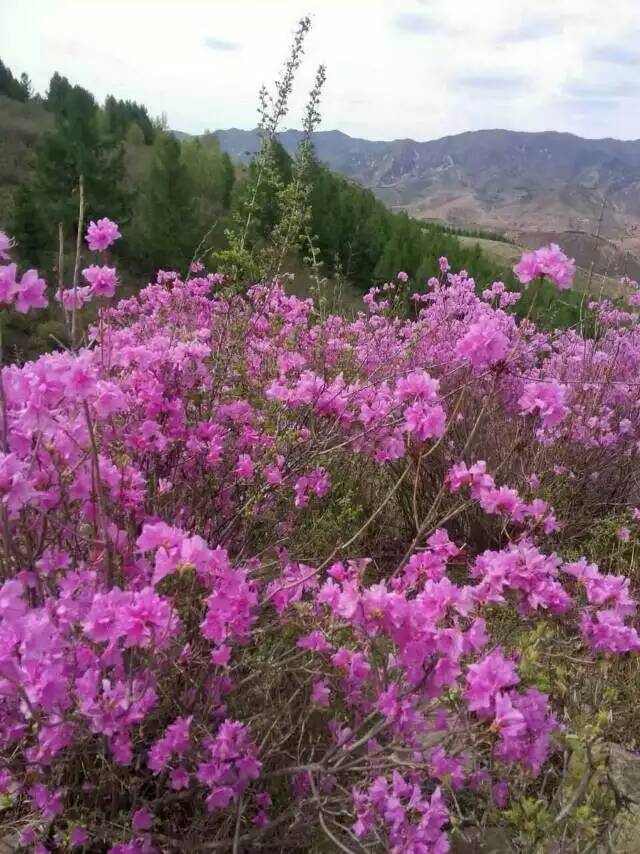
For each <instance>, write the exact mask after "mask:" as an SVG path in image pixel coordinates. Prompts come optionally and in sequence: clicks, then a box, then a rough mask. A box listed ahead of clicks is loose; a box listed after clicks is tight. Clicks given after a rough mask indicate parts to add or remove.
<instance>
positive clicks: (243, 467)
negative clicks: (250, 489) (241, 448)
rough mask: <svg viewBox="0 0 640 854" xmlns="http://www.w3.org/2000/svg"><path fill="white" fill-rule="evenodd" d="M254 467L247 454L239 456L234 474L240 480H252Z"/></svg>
mask: <svg viewBox="0 0 640 854" xmlns="http://www.w3.org/2000/svg"><path fill="white" fill-rule="evenodd" d="M254 469H255V465H254V462H253V460H252V459H251V457H250V456H249V454H240V456H239V457H238V464H237V466H236V474H237V475H238V477H239V478H240V480H252V479H253V474H254Z"/></svg>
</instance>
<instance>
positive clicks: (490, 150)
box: [216, 128, 640, 274]
mask: <svg viewBox="0 0 640 854" xmlns="http://www.w3.org/2000/svg"><path fill="white" fill-rule="evenodd" d="M216 135H217V137H218V139H219V140H220V144H221V146H222V147H223V149H224V150H226V151H227V152H228V153H229V154H230V155H231V156H232V157H236V158H238V159H240V160H245V161H246V160H247V159H249V158H250V157H251V156H252V155H253V154H254V153H255V151H256V150H257V147H258V134H257V131H256V130H252V131H243V130H238V129H236V128H231V129H229V130H219V131H217V133H216ZM299 139H300V132H299V131H295V130H287V131H284V132H283V133H281V134H280V140H281V142H282V144H283V146H284V147H285V149H286V150H287V151H289V152H291V151H293V150H294V149H295V147H296V146H297V144H298V141H299ZM314 144H315V147H316V151H317V153H318V156H319V158H320V159H321V160H322V161H324V162H325V163H326V164H327V165H328V166H329V167H330V168H332V169H334V170H336V171H337V172H340V173H342V174H343V175H346V176H348V177H349V178H353V179H354V180H357V181H359V182H360V183H362V184H363V185H365V186H367V187H370V188H371V189H372V190H373V191H374V192H375V193H376V195H377V196H378V197H379V198H380V199H382V200H383V201H385V202H386V203H387V204H388V205H389V206H391V207H402V208H405V209H406V210H407V211H409V213H411V214H412V215H413V216H416V217H418V218H421V219H437V220H442V221H444V222H446V223H449V224H452V225H465V226H469V225H477V226H480V227H483V228H488V229H496V230H498V231H503V232H505V233H507V234H508V235H509V236H510V237H512V238H513V239H514V240H516V241H517V242H519V243H522V244H524V245H533V244H535V243H538V242H539V241H540V240H541V239H542V238H543V236H548V237H550V238H555V239H558V240H560V242H562V243H563V245H565V246H567V248H568V249H570V250H571V251H572V252H574V254H575V255H576V257H577V258H578V260H579V263H580V264H581V265H583V266H586V265H588V263H589V262H590V259H591V257H592V256H593V252H594V245H595V242H594V238H593V236H592V234H593V233H594V232H596V231H597V230H598V221H599V219H600V215H601V212H602V223H601V225H600V235H601V237H602V238H604V239H605V240H603V241H599V248H598V255H599V258H600V261H599V266H600V267H601V268H602V269H606V270H607V271H608V272H609V273H611V274H621V273H623V272H626V271H627V270H628V269H629V268H630V267H631V268H633V269H637V264H636V262H635V260H634V258H639V257H640V140H636V141H630V142H623V141H620V140H615V139H600V140H592V139H583V138H581V137H577V136H573V135H572V134H564V133H555V132H546V133H518V132H514V131H505V130H485V131H475V132H469V133H462V134H457V135H455V136H448V137H444V138H442V139H438V140H433V141H431V142H415V141H414V140H410V139H405V140H394V141H392V142H380V141H377V142H376V141H371V140H365V139H356V138H353V137H350V136H348V135H347V134H344V133H341V132H340V131H321V132H319V133H316V134H315V135H314ZM605 199H606V204H605V207H604V211H603V200H605ZM630 256H632V257H631V258H630Z"/></svg>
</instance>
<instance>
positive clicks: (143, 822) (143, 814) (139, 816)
mask: <svg viewBox="0 0 640 854" xmlns="http://www.w3.org/2000/svg"><path fill="white" fill-rule="evenodd" d="M152 823H153V813H152V812H150V811H149V810H148V809H147V808H146V807H143V808H142V809H139V810H136V811H135V812H134V814H133V817H132V819H131V827H132V828H133V832H134V833H142V832H143V831H145V830H151V825H152Z"/></svg>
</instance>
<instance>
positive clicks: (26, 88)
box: [20, 71, 33, 101]
mask: <svg viewBox="0 0 640 854" xmlns="http://www.w3.org/2000/svg"><path fill="white" fill-rule="evenodd" d="M20 88H21V90H22V93H23V95H24V97H23V98H22V99H21V100H23V101H28V100H30V98H31V97H32V96H33V86H32V84H31V78H30V77H29V75H28V74H27V73H26V72H24V71H23V72H22V74H21V75H20Z"/></svg>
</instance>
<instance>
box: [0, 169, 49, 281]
mask: <svg viewBox="0 0 640 854" xmlns="http://www.w3.org/2000/svg"><path fill="white" fill-rule="evenodd" d="M9 232H10V233H11V234H13V235H14V236H15V237H16V241H17V244H16V248H15V250H14V254H15V256H16V257H17V258H18V259H19V260H20V262H21V263H22V264H24V265H26V266H29V267H35V268H36V269H40V270H41V269H43V268H45V267H46V266H51V261H52V258H51V256H50V254H48V253H47V248H52V247H53V245H54V238H55V235H54V233H53V223H52V222H51V221H50V220H49V219H47V217H46V216H45V213H44V210H43V206H42V204H41V202H40V200H39V199H38V195H37V193H36V191H35V190H34V187H33V185H31V184H23V185H22V186H21V187H20V188H19V190H18V192H17V193H16V195H15V196H14V199H13V212H12V216H11V220H10V222H9Z"/></svg>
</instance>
